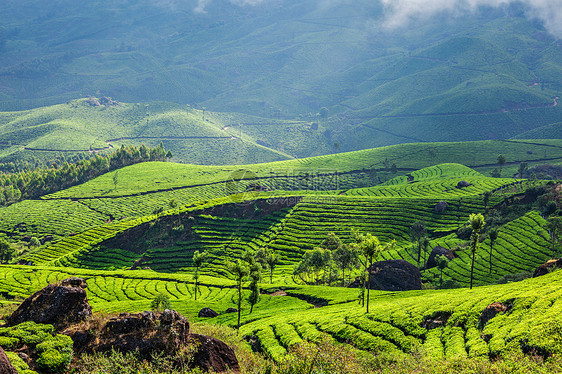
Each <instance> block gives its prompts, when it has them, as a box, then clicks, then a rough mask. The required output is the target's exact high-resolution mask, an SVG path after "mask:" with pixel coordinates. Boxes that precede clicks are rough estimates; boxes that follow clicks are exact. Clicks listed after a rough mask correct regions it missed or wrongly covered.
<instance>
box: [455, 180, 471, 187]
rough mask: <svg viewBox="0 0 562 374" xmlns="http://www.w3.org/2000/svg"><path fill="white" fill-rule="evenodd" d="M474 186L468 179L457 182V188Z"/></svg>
mask: <svg viewBox="0 0 562 374" xmlns="http://www.w3.org/2000/svg"><path fill="white" fill-rule="evenodd" d="M469 186H472V185H471V184H470V183H468V182H467V181H460V182H459V183H457V188H465V187H469Z"/></svg>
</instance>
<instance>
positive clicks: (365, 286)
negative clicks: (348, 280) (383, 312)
mask: <svg viewBox="0 0 562 374" xmlns="http://www.w3.org/2000/svg"><path fill="white" fill-rule="evenodd" d="M365 274H369V272H368V271H367V264H366V263H365ZM365 274H363V278H365V279H363V295H361V306H365V288H367V283H368V282H369V279H368V278H369V276H368V275H367V276H366V277H365Z"/></svg>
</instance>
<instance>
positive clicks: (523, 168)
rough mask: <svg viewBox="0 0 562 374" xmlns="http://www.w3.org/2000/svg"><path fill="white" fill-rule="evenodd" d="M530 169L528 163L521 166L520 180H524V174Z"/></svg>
mask: <svg viewBox="0 0 562 374" xmlns="http://www.w3.org/2000/svg"><path fill="white" fill-rule="evenodd" d="M528 168H529V167H528V164H527V163H526V162H522V163H520V164H519V179H523V174H524V173H525V172H526V171H527V169H528Z"/></svg>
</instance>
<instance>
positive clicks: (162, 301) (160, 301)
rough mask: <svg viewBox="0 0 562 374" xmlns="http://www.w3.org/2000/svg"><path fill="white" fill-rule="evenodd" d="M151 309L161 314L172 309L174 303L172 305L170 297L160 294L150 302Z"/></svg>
mask: <svg viewBox="0 0 562 374" xmlns="http://www.w3.org/2000/svg"><path fill="white" fill-rule="evenodd" d="M150 309H152V310H154V311H157V312H160V311H162V310H165V309H172V303H170V296H168V295H166V294H163V293H160V294H158V295H156V297H155V298H154V299H152V301H151V302H150Z"/></svg>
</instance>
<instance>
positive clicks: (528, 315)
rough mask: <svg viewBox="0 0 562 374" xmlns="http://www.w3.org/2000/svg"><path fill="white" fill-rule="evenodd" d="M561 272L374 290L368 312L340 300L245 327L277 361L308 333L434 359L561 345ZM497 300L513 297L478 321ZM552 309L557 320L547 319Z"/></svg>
mask: <svg viewBox="0 0 562 374" xmlns="http://www.w3.org/2000/svg"><path fill="white" fill-rule="evenodd" d="M561 276H562V275H561V273H560V272H559V271H558V272H555V273H554V274H551V275H549V276H545V277H541V278H538V279H533V280H528V281H524V282H523V283H511V284H508V285H502V286H488V287H477V288H474V289H473V290H468V289H462V290H456V291H454V290H447V291H416V292H407V293H403V294H402V295H400V297H397V295H396V294H392V293H383V292H375V293H374V299H373V301H372V304H371V307H372V312H371V313H369V314H368V315H365V314H364V311H363V309H362V308H361V307H360V306H358V304H356V303H345V304H337V305H333V306H326V307H323V308H320V309H312V310H307V311H303V312H301V313H299V315H298V316H274V317H271V318H266V319H262V320H258V321H253V322H250V323H247V324H245V325H244V326H243V327H242V329H241V331H242V332H243V333H244V334H246V335H255V336H256V337H257V338H258V339H259V341H260V343H261V345H262V348H263V350H264V351H265V352H266V353H267V354H269V355H270V356H271V357H273V358H274V359H276V360H279V361H281V360H282V359H283V356H284V354H285V352H286V350H287V349H288V347H290V346H292V345H293V344H298V343H299V342H300V341H301V340H303V339H305V340H310V341H318V340H319V339H321V336H322V335H323V334H327V335H328V338H330V339H335V340H337V341H340V342H344V343H347V344H351V345H353V347H355V348H358V349H361V350H368V351H375V352H387V353H391V354H393V355H395V356H400V355H403V354H409V353H411V352H413V351H417V350H418V349H421V350H422V351H424V352H425V353H427V354H428V355H430V356H431V357H434V358H451V359H453V358H461V359H462V358H466V357H486V358H487V357H489V356H490V355H497V354H500V353H502V352H504V351H506V350H508V349H521V347H524V349H532V347H535V348H537V349H540V350H544V352H546V351H548V352H560V351H562V346H561V345H560V344H559V343H558V342H559V340H558V339H560V335H559V333H554V334H553V331H554V329H555V328H556V327H555V326H558V324H559V323H560V316H559V315H556V313H559V312H560V309H561V308H562V307H561V306H560V305H559V304H560V303H556V300H557V298H558V297H559V296H560V295H561V294H562V286H561V283H560V277H561ZM308 290H309V289H308V288H302V289H301V290H300V291H299V292H301V293H307V291H308ZM340 290H341V292H342V293H347V292H350V291H348V290H344V289H340ZM539 295H540V296H539ZM498 301H502V302H506V303H509V305H512V310H511V311H510V312H508V313H505V314H501V313H500V315H498V316H497V317H495V318H493V319H492V320H491V321H490V322H489V323H487V324H486V325H485V326H479V323H478V317H479V316H480V313H481V312H482V311H483V310H484V308H485V307H486V306H487V305H489V304H491V303H493V302H498ZM549 305H550V306H551V307H550V308H547V306H549ZM547 316H548V317H549V318H552V319H551V320H548V319H545V317H547ZM549 326H550V327H549ZM484 337H485V339H484Z"/></svg>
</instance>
